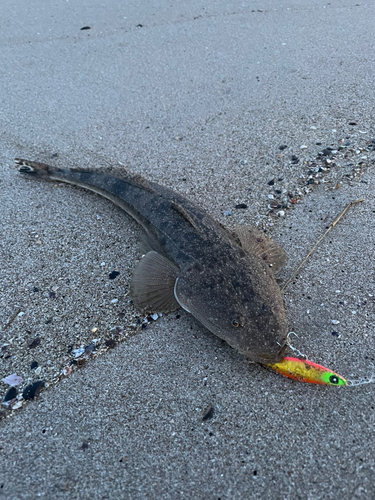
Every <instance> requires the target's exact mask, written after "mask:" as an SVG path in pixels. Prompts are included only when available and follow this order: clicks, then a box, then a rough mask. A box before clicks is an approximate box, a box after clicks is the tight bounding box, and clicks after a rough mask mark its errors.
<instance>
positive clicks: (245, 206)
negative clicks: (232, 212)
mask: <svg viewBox="0 0 375 500" xmlns="http://www.w3.org/2000/svg"><path fill="white" fill-rule="evenodd" d="M235 208H243V209H244V208H247V205H246V203H238V205H236V207H235Z"/></svg>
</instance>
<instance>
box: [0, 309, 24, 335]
mask: <svg viewBox="0 0 375 500" xmlns="http://www.w3.org/2000/svg"><path fill="white" fill-rule="evenodd" d="M20 312H21V309H17V311H16V312H15V313H14V314H13V316H12V317H11V318H10V320H9V321H8V323H7V324H6V325H5V326H4V328H3V330H5V329H6V328H8V326H9V325H11V324H12V323H13V321H14V320H15V319H16V318H17V316H18V315H19V313H20Z"/></svg>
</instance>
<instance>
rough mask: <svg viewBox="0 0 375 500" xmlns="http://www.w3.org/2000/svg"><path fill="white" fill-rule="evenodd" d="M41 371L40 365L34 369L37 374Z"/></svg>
mask: <svg viewBox="0 0 375 500" xmlns="http://www.w3.org/2000/svg"><path fill="white" fill-rule="evenodd" d="M41 371H42V367H41V366H38V368H36V369H35V372H34V373H35V375H39V374H40V372H41Z"/></svg>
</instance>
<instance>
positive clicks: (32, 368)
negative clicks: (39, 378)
mask: <svg viewBox="0 0 375 500" xmlns="http://www.w3.org/2000/svg"><path fill="white" fill-rule="evenodd" d="M35 368H38V362H37V361H33V362H32V363H31V365H30V369H31V370H35Z"/></svg>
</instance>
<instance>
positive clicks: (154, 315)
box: [151, 313, 159, 321]
mask: <svg viewBox="0 0 375 500" xmlns="http://www.w3.org/2000/svg"><path fill="white" fill-rule="evenodd" d="M158 317H159V315H158V314H157V313H155V314H151V318H152V319H153V320H154V321H156V320H157V319H158Z"/></svg>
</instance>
